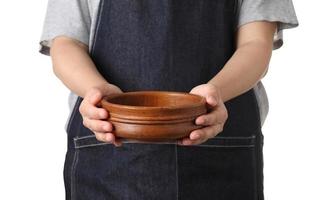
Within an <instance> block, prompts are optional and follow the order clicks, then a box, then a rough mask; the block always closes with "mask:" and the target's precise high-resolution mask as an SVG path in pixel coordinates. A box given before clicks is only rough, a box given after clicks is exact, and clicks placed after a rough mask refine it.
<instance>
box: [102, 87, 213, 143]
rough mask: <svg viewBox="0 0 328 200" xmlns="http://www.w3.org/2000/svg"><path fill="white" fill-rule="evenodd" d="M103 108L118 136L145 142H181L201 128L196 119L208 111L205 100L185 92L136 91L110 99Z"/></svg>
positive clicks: (116, 95) (113, 96) (109, 97)
mask: <svg viewBox="0 0 328 200" xmlns="http://www.w3.org/2000/svg"><path fill="white" fill-rule="evenodd" d="M101 106H102V107H103V108H105V109H106V110H107V111H108V112H109V118H108V121H109V122H111V123H112V124H113V126H114V131H113V133H114V134H115V135H116V136H117V137H121V138H126V139H136V140H144V141H165V140H171V139H178V138H182V137H185V136H187V135H189V134H190V132H191V131H193V130H195V129H198V128H201V126H199V125H196V124H195V119H196V118H197V117H198V116H200V115H202V114H205V113H206V112H207V109H206V100H205V98H204V97H202V96H199V95H194V94H190V93H183V92H168V91H136V92H125V93H121V94H113V95H110V96H106V97H104V98H103V99H102V101H101Z"/></svg>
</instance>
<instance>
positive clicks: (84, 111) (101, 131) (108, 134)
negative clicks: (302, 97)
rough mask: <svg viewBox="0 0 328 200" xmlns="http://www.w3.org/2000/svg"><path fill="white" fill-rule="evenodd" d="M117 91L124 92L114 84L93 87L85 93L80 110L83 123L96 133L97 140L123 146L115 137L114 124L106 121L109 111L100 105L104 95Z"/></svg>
mask: <svg viewBox="0 0 328 200" xmlns="http://www.w3.org/2000/svg"><path fill="white" fill-rule="evenodd" d="M115 93H122V90H121V89H120V88H118V87H117V86H115V85H112V84H106V85H103V86H100V87H93V88H91V89H90V90H89V91H87V93H86V94H85V97H84V99H83V101H82V102H81V105H80V108H79V111H80V113H81V115H82V118H83V125H84V126H85V127H87V128H89V129H90V130H91V131H92V132H93V133H94V134H95V135H96V138H97V140H99V141H102V142H107V143H113V144H114V145H115V146H121V145H122V142H121V141H120V140H118V139H117V138H115V135H114V134H113V133H112V131H113V124H112V123H110V122H109V121H106V119H107V118H108V116H109V113H108V112H107V111H106V110H105V109H104V108H101V107H99V103H100V101H101V99H102V98H103V97H104V96H107V95H110V94H115Z"/></svg>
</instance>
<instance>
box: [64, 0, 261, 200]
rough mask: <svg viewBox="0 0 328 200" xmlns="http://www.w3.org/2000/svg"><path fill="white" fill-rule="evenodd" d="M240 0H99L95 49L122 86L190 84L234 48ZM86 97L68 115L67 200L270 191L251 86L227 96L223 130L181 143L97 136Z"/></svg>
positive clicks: (223, 197)
mask: <svg viewBox="0 0 328 200" xmlns="http://www.w3.org/2000/svg"><path fill="white" fill-rule="evenodd" d="M236 6H237V5H236V1H234V0H102V1H101V3H100V7H99V13H98V17H97V25H96V31H95V34H94V39H93V44H92V46H91V50H90V55H91V57H92V59H93V61H94V63H95V64H96V66H97V68H98V70H99V72H100V73H101V74H102V75H103V76H104V77H105V78H106V79H107V80H108V82H110V83H112V84H115V85H117V86H118V87H120V88H121V89H122V90H123V91H124V92H128V91H137V90H165V91H181V92H190V90H191V89H192V88H193V87H195V86H197V85H200V84H204V83H207V82H208V81H209V80H210V79H211V78H212V77H214V76H215V75H216V74H217V73H218V72H219V71H220V70H221V69H222V67H223V66H224V65H225V63H226V62H227V61H228V60H229V58H230V57H231V56H232V54H233V53H234V51H235V42H234V37H235V30H236V29H235V22H236ZM81 101H82V98H81V97H79V98H78V100H77V102H76V104H75V107H74V109H73V113H72V115H71V118H70V120H69V123H68V128H67V132H68V151H67V154H66V160H65V167H64V180H65V188H66V199H72V200H83V199H86V200H89V199H90V200H103V199H104V200H105V199H106V200H107V199H118V200H128V199H133V200H134V199H135V200H139V199H140V200H153V199H154V200H161V199H163V200H174V199H179V200H192V199H195V200H197V199H199V200H207V199H216V200H241V199H242V200H259V199H263V187H262V185H263V174H262V171H263V165H262V145H263V143H262V142H263V136H262V133H261V124H260V116H259V109H258V104H257V101H256V97H255V94H254V90H253V89H251V90H249V91H248V92H246V93H244V94H242V95H240V96H238V97H236V98H234V99H232V100H230V101H228V102H225V105H226V107H227V109H228V112H229V119H228V120H227V122H226V124H225V127H224V131H223V132H222V133H220V134H218V135H217V136H216V137H215V138H211V139H209V140H208V141H206V142H205V143H202V144H200V145H194V146H179V145H177V144H176V142H174V141H173V142H164V143H152V142H138V141H132V140H131V141H129V140H125V141H124V144H123V146H122V147H119V148H117V147H115V146H114V145H112V144H108V143H103V142H100V141H97V140H96V138H95V136H94V134H93V133H92V132H91V131H90V130H89V129H87V128H86V127H84V126H83V124H82V117H81V115H80V113H79V111H78V110H79V109H78V108H79V106H80V103H81Z"/></svg>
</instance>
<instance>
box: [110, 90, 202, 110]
mask: <svg viewBox="0 0 328 200" xmlns="http://www.w3.org/2000/svg"><path fill="white" fill-rule="evenodd" d="M106 100H107V101H108V102H110V103H112V104H119V105H124V106H137V107H138V106H140V107H190V106H191V107H192V106H195V105H199V104H201V103H202V101H203V99H202V98H201V97H200V96H197V95H192V94H188V93H177V92H131V93H123V94H121V95H117V96H114V97H109V98H107V99H106Z"/></svg>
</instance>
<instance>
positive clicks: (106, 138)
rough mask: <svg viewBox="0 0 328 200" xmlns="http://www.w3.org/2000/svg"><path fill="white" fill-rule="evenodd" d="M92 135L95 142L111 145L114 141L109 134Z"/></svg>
mask: <svg viewBox="0 0 328 200" xmlns="http://www.w3.org/2000/svg"><path fill="white" fill-rule="evenodd" d="M94 134H95V136H96V138H97V140H98V141H101V142H106V143H112V141H113V140H114V137H113V136H112V134H111V133H109V134H107V133H100V132H96V131H94Z"/></svg>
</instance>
